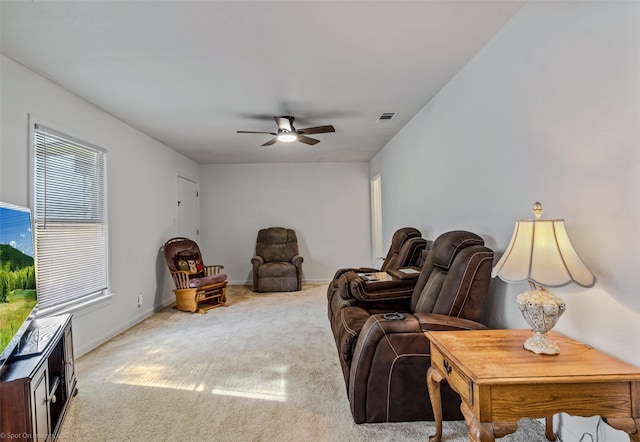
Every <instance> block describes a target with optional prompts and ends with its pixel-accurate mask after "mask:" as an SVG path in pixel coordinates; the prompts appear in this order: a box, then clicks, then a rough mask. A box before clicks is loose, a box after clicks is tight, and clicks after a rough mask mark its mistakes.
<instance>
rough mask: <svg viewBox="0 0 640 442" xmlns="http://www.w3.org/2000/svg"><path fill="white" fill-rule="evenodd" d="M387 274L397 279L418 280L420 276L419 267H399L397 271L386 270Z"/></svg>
mask: <svg viewBox="0 0 640 442" xmlns="http://www.w3.org/2000/svg"><path fill="white" fill-rule="evenodd" d="M387 273H388V274H390V275H391V276H393V277H394V278H397V279H409V280H412V279H418V277H419V276H420V268H419V267H400V268H399V269H391V270H387Z"/></svg>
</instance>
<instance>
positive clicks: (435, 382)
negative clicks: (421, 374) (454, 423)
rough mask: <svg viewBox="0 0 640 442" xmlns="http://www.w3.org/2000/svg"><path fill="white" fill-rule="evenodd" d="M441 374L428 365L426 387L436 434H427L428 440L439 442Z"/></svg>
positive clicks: (440, 426)
mask: <svg viewBox="0 0 640 442" xmlns="http://www.w3.org/2000/svg"><path fill="white" fill-rule="evenodd" d="M442 379H443V377H442V375H441V374H440V372H439V371H438V370H436V369H435V368H433V367H429V369H428V370H427V388H428V389H429V399H430V400H431V408H432V409H433V420H434V421H435V423H436V434H434V435H432V436H429V442H440V441H441V440H442V399H441V397H440V382H442Z"/></svg>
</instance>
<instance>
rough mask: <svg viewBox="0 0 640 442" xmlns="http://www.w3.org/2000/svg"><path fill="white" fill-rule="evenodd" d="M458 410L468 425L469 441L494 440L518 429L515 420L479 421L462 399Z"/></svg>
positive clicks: (486, 441) (492, 441)
mask: <svg viewBox="0 0 640 442" xmlns="http://www.w3.org/2000/svg"><path fill="white" fill-rule="evenodd" d="M460 411H462V414H463V415H464V420H465V422H466V423H467V426H468V427H469V439H470V440H471V442H494V441H495V440H496V437H504V436H506V435H507V434H511V433H515V432H516V431H517V430H518V423H517V422H480V421H479V420H478V418H477V417H476V415H475V414H473V411H471V408H469V406H468V405H467V404H466V403H465V402H464V401H463V402H462V404H460Z"/></svg>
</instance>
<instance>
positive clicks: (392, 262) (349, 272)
mask: <svg viewBox="0 0 640 442" xmlns="http://www.w3.org/2000/svg"><path fill="white" fill-rule="evenodd" d="M428 245H429V242H428V241H427V240H426V239H424V238H422V233H420V231H419V230H418V229H415V228H413V227H403V228H401V229H398V230H396V232H395V233H394V234H393V237H392V239H391V245H390V247H389V251H388V252H387V256H386V257H385V258H384V261H383V262H382V266H381V267H380V268H379V269H376V268H373V267H356V268H343V269H339V270H338V271H336V273H335V275H334V277H333V279H332V280H331V282H330V283H329V287H328V288H327V300H328V306H329V308H328V315H329V320H330V321H332V320H333V316H334V311H336V310H339V309H340V305H341V304H342V300H341V298H340V297H339V296H337V293H338V290H339V285H340V284H342V285H345V284H347V282H346V279H353V278H357V279H358V280H360V278H359V277H358V275H357V274H358V273H377V272H386V271H387V270H392V269H398V268H403V267H414V268H415V269H419V268H420V267H421V266H422V263H423V262H424V258H425V251H426V250H427V247H428ZM409 278H411V276H409ZM413 282H414V283H415V281H413Z"/></svg>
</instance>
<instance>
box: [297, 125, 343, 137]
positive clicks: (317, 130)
mask: <svg viewBox="0 0 640 442" xmlns="http://www.w3.org/2000/svg"><path fill="white" fill-rule="evenodd" d="M335 131H336V129H335V127H333V126H332V125H330V124H329V125H328V126H317V127H307V128H305V129H298V133H299V134H305V135H306V134H326V133H329V132H335Z"/></svg>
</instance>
